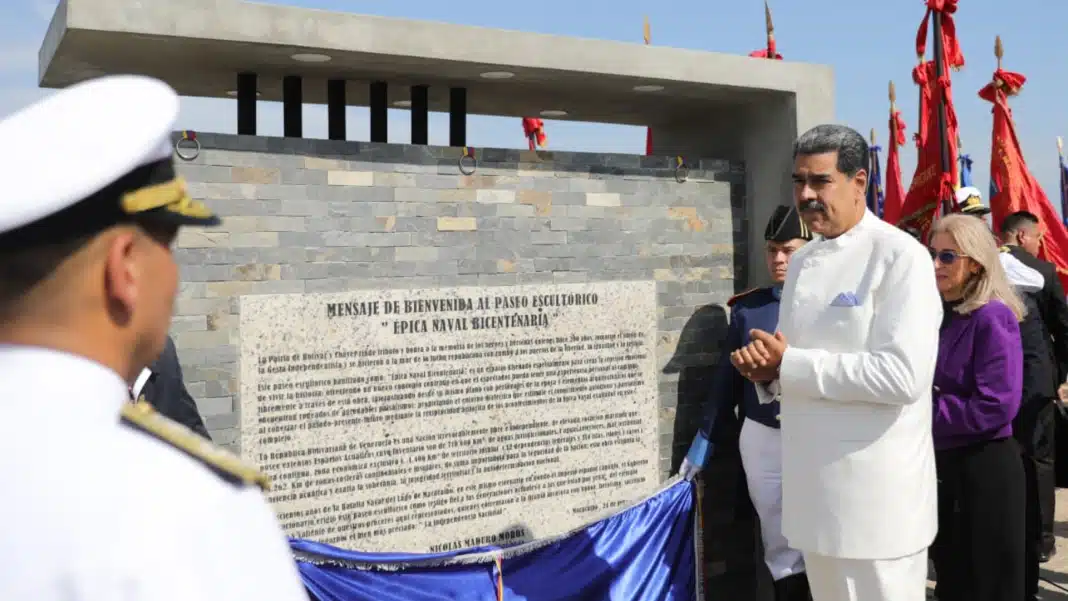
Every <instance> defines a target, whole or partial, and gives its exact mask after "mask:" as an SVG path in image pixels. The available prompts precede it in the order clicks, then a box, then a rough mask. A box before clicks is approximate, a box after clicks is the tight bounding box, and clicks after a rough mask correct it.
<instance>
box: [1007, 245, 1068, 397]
mask: <svg viewBox="0 0 1068 601" xmlns="http://www.w3.org/2000/svg"><path fill="white" fill-rule="evenodd" d="M1009 252H1010V253H1012V256H1013V257H1015V258H1016V259H1017V260H1019V261H1020V262H1021V263H1023V264H1024V265H1026V266H1028V267H1030V268H1031V269H1034V270H1035V271H1037V272H1039V273H1040V274H1042V277H1043V278H1045V280H1046V282H1045V286H1044V287H1043V288H1042V290H1040V291H1038V292H1037V293H1036V298H1037V301H1038V310H1039V312H1040V313H1041V314H1042V323H1043V324H1045V326H1046V331H1047V332H1048V333H1049V335H1050V337H1051V338H1052V348H1053V357H1054V359H1055V361H1056V363H1055V365H1056V367H1057V371H1056V373H1055V374H1054V375H1055V377H1056V380H1055V382H1054V386H1057V385H1058V384H1060V383H1061V382H1064V379H1065V377H1066V376H1068V302H1066V301H1065V298H1064V287H1063V286H1061V280H1060V278H1059V277H1057V267H1056V266H1054V265H1053V263H1050V262H1048V261H1043V260H1042V259H1039V258H1038V257H1036V256H1034V255H1032V254H1031V253H1029V252H1027V251H1026V250H1024V249H1022V248H1020V247H1019V246H1015V245H1010V246H1009Z"/></svg>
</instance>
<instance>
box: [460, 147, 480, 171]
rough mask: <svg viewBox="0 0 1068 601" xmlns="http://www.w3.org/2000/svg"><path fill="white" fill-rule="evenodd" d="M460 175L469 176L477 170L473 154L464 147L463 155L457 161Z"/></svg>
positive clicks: (476, 160)
mask: <svg viewBox="0 0 1068 601" xmlns="http://www.w3.org/2000/svg"><path fill="white" fill-rule="evenodd" d="M459 166H460V173H463V174H464V175H471V174H473V173H474V172H475V169H478V159H476V158H475V153H473V152H471V151H470V150H469V149H468V148H467V147H466V146H465V147H464V153H463V155H461V156H460V161H459Z"/></svg>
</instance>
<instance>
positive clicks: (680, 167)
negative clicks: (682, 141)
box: [675, 156, 690, 184]
mask: <svg viewBox="0 0 1068 601" xmlns="http://www.w3.org/2000/svg"><path fill="white" fill-rule="evenodd" d="M688 177H690V168H689V167H688V166H687V165H686V161H684V160H683V158H682V157H681V156H676V157H675V181H677V182H679V183H680V184H681V183H683V182H685V181H686V179H687V178H688Z"/></svg>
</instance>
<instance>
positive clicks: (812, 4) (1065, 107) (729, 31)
mask: <svg viewBox="0 0 1068 601" xmlns="http://www.w3.org/2000/svg"><path fill="white" fill-rule="evenodd" d="M131 1H132V0H131ZM274 3H278V4H290V5H302V6H308V7H313V8H321V9H327V10H338V11H347V12H356V13H365V14H375V15H382V16H393V17H404V18H415V19H427V20H434V21H445V22H452V23H462V24H469V25H480V26H485V27H497V28H506V29H520V30H526V31H536V32H542V33H553V34H561V35H570V36H578V37H586V38H599V39H611V40H622V41H633V42H636V43H641V41H642V19H643V16H645V15H648V17H649V19H650V22H651V24H652V36H653V43H654V44H658V45H664V46H673V47H679V48H691V49H699V50H710V51H716V52H727V53H738V54H742V53H747V52H749V51H750V50H753V49H756V48H759V47H761V46H762V44H763V42H764V15H763V3H762V0H733V1H732V2H724V1H722V0H720V1H713V0H704V1H701V2H698V1H695V0H675V1H674V2H649V1H648V0H646V1H643V2H640V1H638V0H612V1H609V0H587V1H586V2H584V3H583V2H575V1H574V0H539V2H537V3H536V4H534V5H532V4H531V3H522V2H517V3H507V2H501V1H490V0H463V1H462V2H443V1H441V0H435V1H431V0H392V1H388V2H386V1H382V0H375V1H370V0H363V1H361V0H281V1H276V2H274ZM55 4H56V2H55V0H5V1H4V2H3V3H0V33H2V35H0V115H6V114H7V113H10V112H11V111H13V110H15V109H17V108H18V107H20V106H23V105H25V104H27V103H29V102H32V101H33V100H34V99H36V98H39V97H40V96H41V95H43V94H47V93H49V91H47V90H39V89H37V50H38V48H39V46H40V42H41V39H42V37H43V34H44V31H45V28H46V26H47V23H48V19H49V18H50V16H51V14H52V11H53V9H54V7H55ZM891 5H892V6H893V7H894V8H891ZM961 5H962V7H961V9H960V12H959V14H958V16H957V23H958V31H959V34H960V38H961V43H962V45H963V50H964V56H965V59H966V63H967V64H966V66H965V68H964V70H963V71H961V72H960V73H955V74H954V76H953V89H954V95H955V100H956V107H957V113H958V116H959V120H960V124H961V137H962V142H963V144H964V149H965V152H967V153H968V154H970V155H971V156H972V158H973V159H974V160H975V174H974V175H975V181H976V184H977V185H978V186H979V187H980V189H981V190H983V191H984V193H985V191H986V189H987V181H988V176H987V172H988V166H989V156H990V127H991V116H990V106H989V104H987V103H986V102H984V101H982V100H980V99H979V98H978V96H977V95H976V92H977V91H978V90H979V88H981V87H982V86H983V85H984V84H985V83H986V82H988V81H989V80H990V76H991V74H992V72H993V70H994V67H995V59H994V54H993V47H994V36H996V35H998V34H1000V35H1001V36H1002V40H1003V42H1004V44H1005V51H1006V56H1005V67H1006V68H1007V69H1010V70H1014V71H1019V72H1021V73H1023V74H1024V75H1026V76H1027V77H1028V78H1029V80H1028V83H1027V85H1026V86H1025V87H1024V91H1023V93H1022V94H1021V95H1020V96H1018V97H1017V98H1015V99H1014V100H1013V101H1012V106H1013V109H1014V115H1015V117H1016V124H1017V129H1018V134H1019V137H1020V140H1021V143H1022V144H1023V150H1024V156H1025V158H1026V159H1027V161H1028V165H1029V166H1030V168H1031V170H1032V171H1033V172H1034V173H1035V175H1036V176H1037V177H1038V179H1039V181H1040V183H1041V184H1042V186H1043V187H1044V188H1045V190H1046V194H1047V195H1049V196H1050V200H1051V202H1053V204H1054V205H1055V206H1059V197H1058V194H1059V192H1058V172H1057V155H1056V139H1055V138H1056V136H1057V135H1062V136H1065V137H1068V67H1066V66H1065V65H1066V63H1065V59H1064V50H1063V48H1062V47H1061V46H1063V43H1062V36H1063V33H1064V29H1065V27H1066V26H1068V2H1065V1H1063V0H1015V1H1014V2H1012V3H1011V6H1010V5H1006V3H1004V2H995V1H994V0H962V2H961ZM727 6H729V7H730V8H729V9H727V8H726V7H727ZM772 10H773V14H774V19H775V27H776V32H775V33H776V39H777V40H778V44H779V50H780V52H782V54H783V55H784V56H785V57H786V59H787V60H797V61H804V62H813V63H823V64H828V65H831V66H832V67H833V68H834V71H835V78H836V105H837V106H836V116H837V121H838V122H840V123H845V124H848V125H851V126H853V127H855V128H857V129H858V130H860V131H861V132H863V133H864V134H865V135H867V133H868V132H869V130H870V129H871V128H873V127H874V128H876V132H877V137H878V141H879V143H880V144H882V145H885V143H886V138H887V125H886V123H887V116H888V115H887V111H888V109H889V106H888V100H887V82H888V81H889V80H890V79H893V80H894V81H895V82H896V84H897V89H898V106H899V108H900V110H901V112H902V115H903V116H904V118H905V121H906V123H907V125H908V133H909V136H910V143H909V144H907V145H906V147H905V148H904V151H903V153H902V155H903V156H902V166H903V170H904V171H905V173H904V174H903V175H904V178H903V179H904V182H905V184H906V185H908V182H909V180H910V179H911V176H912V170H913V168H914V167H915V152H914V151H913V147H912V144H911V134H912V132H913V131H915V127H916V110H917V109H916V96H917V93H916V87H915V85H914V84H913V83H912V81H911V76H910V73H911V69H912V67H913V65H915V63H916V57H915V51H914V42H913V40H914V39H915V35H916V28H917V26H918V25H919V23H920V21H921V20H922V18H923V13H924V3H923V2H922V1H921V0H892V1H885V2H884V1H879V0H875V1H870V2H847V1H846V0H805V1H804V2H800V1H798V0H772ZM264 104H265V105H266V104H268V103H264ZM234 112H235V109H234V107H233V101H231V100H207V99H194V98H189V99H184V100H183V109H182V118H181V123H180V127H181V128H182V129H192V130H200V131H222V132H232V131H234V128H235V123H234ZM391 113H392V115H391V117H392V119H391V123H390V139H391V141H395V142H406V141H407V140H408V133H409V132H408V129H407V127H408V124H407V119H406V118H405V115H406V113H405V112H403V111H391ZM365 115H366V113H365V109H355V108H353V109H350V117H349V123H350V127H349V129H350V132H349V136H350V138H352V139H367V119H366V116H365ZM259 120H260V124H259V130H260V131H261V132H262V133H264V134H267V135H276V134H280V133H281V127H282V119H281V107H280V106H279V105H277V104H272V106H264V107H263V108H261V110H260V111H259ZM447 127H448V126H447V121H446V117H445V116H444V115H434V116H433V117H432V119H431V142H432V143H443V142H445V140H446V139H447ZM305 128H306V134H307V135H309V136H312V137H325V136H326V117H325V109H324V108H322V107H306V108H305ZM546 129H547V130H548V134H549V142H550V147H551V148H555V149H559V150H586V151H612V152H633V153H640V152H643V150H644V130H643V129H641V128H634V127H623V126H609V125H603V124H581V123H568V122H559V121H548V122H547V123H546ZM468 137H469V142H470V144H471V145H472V146H476V147H478V146H482V147H488V146H497V147H522V146H525V144H526V142H525V140H524V139H523V137H522V132H521V128H520V125H519V123H518V120H516V119H500V118H491V117H473V118H472V119H471V123H470V125H469V130H468Z"/></svg>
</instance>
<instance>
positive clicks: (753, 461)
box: [738, 419, 805, 580]
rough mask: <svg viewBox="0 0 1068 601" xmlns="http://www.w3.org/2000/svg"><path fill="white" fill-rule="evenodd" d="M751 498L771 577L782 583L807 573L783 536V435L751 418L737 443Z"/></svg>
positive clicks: (795, 552) (802, 563) (744, 426)
mask: <svg viewBox="0 0 1068 601" xmlns="http://www.w3.org/2000/svg"><path fill="white" fill-rule="evenodd" d="M738 450H739V451H740V452H741V456H742V467H743V468H744V469H745V480H746V484H747V485H748V486H749V498H750V499H752V501H753V507H754V508H755V509H756V512H757V516H758V517H760V539H761V541H763V543H764V563H766V564H767V566H768V570H769V571H771V577H772V578H773V579H775V580H781V579H783V578H786V577H787V576H791V575H793V574H800V573H801V572H804V571H805V560H804V558H803V557H802V555H801V551H798V550H797V549H793V548H791V547H790V544H789V543H788V542H787V541H786V537H785V536H783V534H782V432H781V431H780V430H777V429H776V428H769V427H767V426H765V425H764V424H761V423H759V422H755V421H753V420H751V419H747V420H745V423H743V424H742V433H741V436H740V438H739V440H738Z"/></svg>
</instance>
